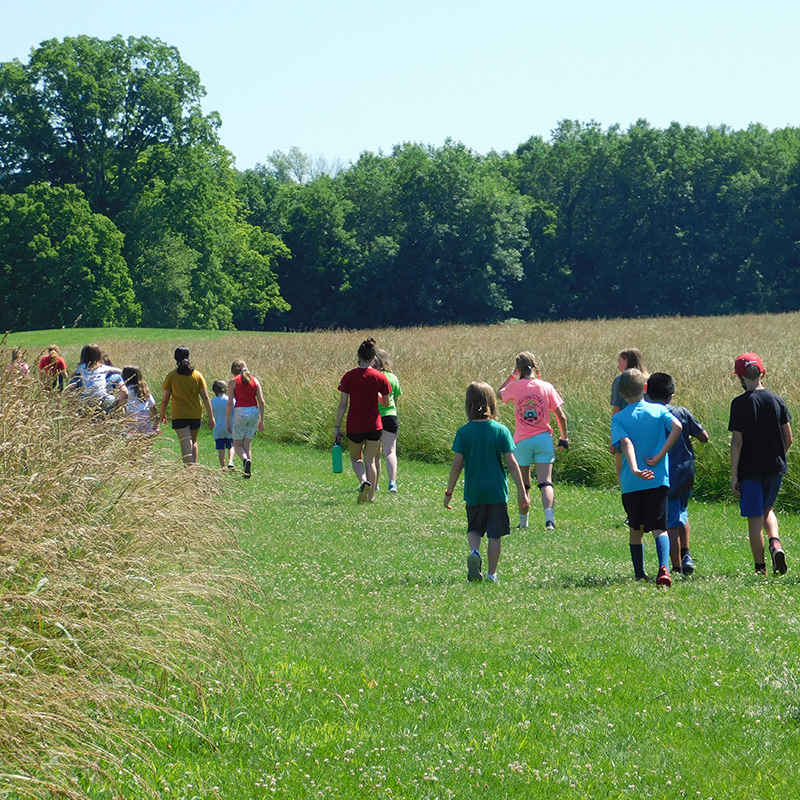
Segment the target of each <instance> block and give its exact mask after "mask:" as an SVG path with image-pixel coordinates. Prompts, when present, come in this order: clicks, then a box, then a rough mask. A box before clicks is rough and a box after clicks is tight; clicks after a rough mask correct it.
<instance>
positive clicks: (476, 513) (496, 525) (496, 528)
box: [467, 503, 511, 539]
mask: <svg viewBox="0 0 800 800" xmlns="http://www.w3.org/2000/svg"><path fill="white" fill-rule="evenodd" d="M470 531H476V532H477V533H479V534H480V535H481V536H483V534H484V533H485V534H486V535H487V536H488V537H489V538H490V539H499V538H500V537H501V536H508V534H509V533H511V523H510V522H509V521H508V503H481V504H480V505H477V506H467V533H469V532H470Z"/></svg>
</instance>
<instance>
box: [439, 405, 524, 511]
mask: <svg viewBox="0 0 800 800" xmlns="http://www.w3.org/2000/svg"><path fill="white" fill-rule="evenodd" d="M513 450H514V440H513V439H512V437H511V431H509V430H508V428H506V426H505V425H503V424H501V423H499V422H497V421H496V420H493V419H490V420H486V421H485V422H481V421H477V420H473V421H472V422H468V423H467V424H466V425H464V426H462V427H461V428H459V429H458V431H456V438H455V440H454V441H453V452H454V453H460V454H461V455H463V456H464V502H465V503H466V504H467V505H468V506H477V505H481V504H483V503H507V502H508V478H507V477H506V470H505V463H504V460H503V456H504V455H505V453H511V452H513Z"/></svg>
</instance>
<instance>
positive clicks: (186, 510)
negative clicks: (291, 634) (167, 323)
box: [0, 350, 249, 798]
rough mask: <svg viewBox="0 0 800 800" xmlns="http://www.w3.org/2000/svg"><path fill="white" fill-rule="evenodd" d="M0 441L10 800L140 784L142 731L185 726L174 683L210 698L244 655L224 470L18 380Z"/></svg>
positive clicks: (4, 758) (7, 387)
mask: <svg viewBox="0 0 800 800" xmlns="http://www.w3.org/2000/svg"><path fill="white" fill-rule="evenodd" d="M7 355H8V351H6V350H2V351H0V356H2V358H3V359H4V361H5V362H6V363H7V359H6V356H7ZM0 430H1V431H2V442H1V443H0V482H1V484H2V500H1V501H0V589H1V591H2V617H1V618H0V626H2V630H1V631H0V787H2V788H0V793H2V795H3V796H13V797H19V798H21V797H30V798H39V797H53V796H58V797H68V798H81V797H84V796H86V795H85V790H86V788H87V787H88V786H89V785H90V784H92V783H95V782H98V783H103V784H106V783H108V784H109V785H110V786H112V787H113V784H114V778H115V776H118V775H119V774H120V773H125V774H127V775H136V774H137V772H138V769H137V766H141V765H142V762H143V761H146V760H147V759H148V753H149V752H151V743H150V742H149V741H148V739H147V737H146V735H145V734H143V733H142V732H141V731H139V730H137V729H136V728H135V725H134V724H133V716H134V715H135V714H137V713H141V711H142V709H143V708H145V707H151V708H159V709H161V712H160V713H162V714H165V715H173V716H180V712H178V711H177V710H172V709H171V708H170V700H169V695H168V691H167V687H168V686H169V685H170V683H171V682H172V681H173V680H179V681H180V682H181V683H182V684H183V685H184V686H186V685H189V686H191V685H196V686H197V691H198V692H199V693H201V694H202V689H201V687H200V686H199V685H197V684H194V680H195V679H194V677H193V676H194V675H195V674H196V673H197V672H198V671H199V670H200V669H202V668H203V666H204V665H206V664H208V663H209V662H212V663H216V662H217V661H219V660H222V659H224V658H225V655H224V654H225V653H226V652H233V641H234V636H235V634H234V633H233V629H234V628H235V625H234V626H231V621H230V620H228V621H226V626H231V627H229V628H228V629H229V630H231V634H230V636H231V638H230V640H228V636H229V634H228V633H226V631H225V629H223V628H222V626H221V625H220V622H219V616H218V614H217V611H218V609H219V607H220V606H222V607H224V605H225V604H227V603H230V604H231V606H232V605H233V601H234V598H236V597H239V598H241V597H243V596H246V594H247V591H249V589H248V588H247V584H246V581H245V580H244V578H243V577H242V575H243V574H244V572H243V571H242V573H241V574H240V573H238V572H236V571H234V569H233V568H231V567H230V566H228V568H226V569H223V568H221V567H220V566H219V564H220V563H227V564H228V565H231V564H236V563H237V562H236V559H237V553H236V552H235V549H234V544H233V542H232V539H231V537H230V536H229V534H228V532H226V531H225V530H224V529H223V528H222V526H221V525H220V524H219V523H218V520H219V519H220V518H221V517H222V514H221V513H220V506H219V504H218V496H219V494H220V487H219V485H218V482H217V480H218V479H217V477H216V475H215V474H214V473H212V472H211V471H209V470H204V469H202V468H192V469H185V468H183V467H182V466H181V465H180V464H179V463H178V458H177V455H178V454H177V452H176V453H175V459H174V460H173V459H165V458H164V456H163V454H159V453H157V452H154V451H153V449H152V447H151V442H150V441H148V440H145V439H142V438H133V439H132V438H130V437H129V436H128V435H127V428H126V427H125V426H124V424H123V423H122V422H121V421H120V420H115V419H112V418H108V417H105V416H103V417H102V418H99V417H96V416H93V415H88V414H86V413H81V411H80V408H79V406H78V405H77V404H76V403H75V401H74V400H71V399H70V398H68V397H66V396H65V395H61V394H59V393H47V392H45V391H43V390H42V389H41V388H40V387H39V386H38V385H37V384H36V382H35V380H32V379H25V378H22V377H20V376H18V375H16V374H15V373H13V372H11V371H8V370H5V369H3V371H2V373H0ZM231 619H232V620H235V610H234V609H233V608H232V613H231ZM183 722H184V724H186V725H187V726H191V725H192V720H191V719H190V718H185V717H184V718H183ZM150 788H151V790H152V794H153V796H157V795H158V789H157V787H150Z"/></svg>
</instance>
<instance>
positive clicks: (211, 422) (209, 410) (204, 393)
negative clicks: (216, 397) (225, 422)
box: [200, 386, 217, 431]
mask: <svg viewBox="0 0 800 800" xmlns="http://www.w3.org/2000/svg"><path fill="white" fill-rule="evenodd" d="M200 399H201V400H202V401H203V405H204V406H205V408H206V414H208V427H209V428H211V430H212V431H213V430H214V428H216V427H217V421H216V420H215V419H214V409H213V407H212V406H211V398H210V397H209V396H208V389H206V387H205V386H204V387H203V388H202V389H200Z"/></svg>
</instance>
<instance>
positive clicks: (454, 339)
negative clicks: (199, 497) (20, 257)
mask: <svg viewBox="0 0 800 800" xmlns="http://www.w3.org/2000/svg"><path fill="white" fill-rule="evenodd" d="M798 336H800V316H798V315H783V316H780V317H737V318H726V319H722V320H698V319H692V320H641V321H634V322H631V321H615V322H608V321H599V322H595V323H558V324H553V325H507V326H496V327H494V328H487V329H480V328H449V329H439V330H437V331H425V330H413V331H394V330H392V331H382V332H378V334H377V337H376V338H378V340H379V343H380V344H382V345H383V346H385V347H386V348H387V349H389V350H390V352H391V353H392V355H394V356H395V358H396V360H397V373H398V375H399V376H400V379H401V381H402V383H403V388H404V391H405V398H404V404H403V406H402V408H401V412H400V413H401V434H400V440H399V445H400V447H399V450H400V455H401V464H400V495H399V496H398V497H392V496H389V495H388V494H386V493H379V496H378V499H377V501H376V503H374V504H372V505H370V506H357V505H356V503H355V489H356V485H355V478H354V477H353V475H352V474H351V473H350V472H348V470H347V467H346V470H345V473H344V474H343V475H338V476H335V475H332V474H331V471H330V456H329V452H328V450H327V448H328V447H329V445H330V439H331V436H332V428H333V414H334V411H335V407H336V400H337V396H336V395H337V393H336V385H337V382H338V379H339V377H340V376H341V374H342V373H343V372H344V371H345V370H346V369H349V368H350V367H352V366H353V363H354V351H355V349H356V347H357V345H358V343H359V341H360V340H361V338H363V336H362V334H360V333H347V332H343V333H314V334H305V335H296V336H295V335H291V336H285V335H275V334H219V333H216V334H214V333H207V332H191V333H186V332H175V331H164V332H150V331H62V332H56V333H54V332H42V333H36V332H32V333H25V334H18V335H14V336H13V337H12V338H11V339H10V340H9V344H14V345H16V344H18V343H21V344H23V345H24V346H26V347H28V349H29V352H31V353H34V351H36V352H38V349H41V348H42V347H44V346H46V345H47V344H48V343H50V342H51V341H56V342H57V343H59V344H60V345H62V344H63V345H64V346H63V347H62V350H64V351H65V353H66V355H67V360H68V363H69V365H70V366H73V365H74V363H75V361H76V358H77V353H78V352H79V350H80V346H81V345H82V344H85V343H86V342H87V341H89V340H90V339H92V340H97V341H99V342H100V343H101V344H103V345H105V346H106V347H107V348H108V349H109V351H110V352H111V353H112V356H113V357H114V359H115V361H116V363H118V364H123V363H130V362H135V363H139V364H140V365H141V366H142V367H143V368H144V370H145V375H146V377H147V378H149V379H150V380H151V383H152V384H153V386H154V387H155V388H156V390H157V387H158V386H159V385H160V380H161V377H162V376H163V375H164V374H166V372H167V371H168V370H169V369H171V368H172V366H173V362H172V360H171V353H172V349H173V348H174V346H175V345H176V344H178V343H183V342H186V343H188V345H189V346H190V347H191V348H192V352H193V360H194V361H195V363H196V365H197V366H198V367H199V368H200V369H201V370H202V371H203V372H204V374H205V375H206V377H207V379H209V381H210V380H212V379H214V378H224V377H226V376H227V370H228V367H229V364H230V361H231V360H232V359H233V358H235V357H237V356H243V357H245V358H246V359H247V361H248V362H249V363H250V365H251V367H253V370H254V371H255V372H256V374H258V375H259V377H260V378H261V379H262V382H263V384H264V388H265V395H266V398H267V436H264V437H259V438H258V439H257V441H256V443H255V446H254V465H255V466H254V477H253V478H252V480H250V481H243V480H242V479H241V478H240V477H239V476H238V475H225V476H223V487H224V494H223V496H222V499H221V500H220V501H219V504H218V505H216V506H215V503H217V501H213V500H211V499H209V498H204V505H203V506H202V508H199V507H198V509H197V512H196V515H195V517H194V523H195V526H196V530H197V531H198V532H202V530H203V528H204V526H205V525H207V524H208V525H211V524H212V523H213V524H214V525H219V524H222V526H223V527H224V528H225V527H226V528H227V531H228V533H230V534H233V535H234V536H235V537H236V540H237V541H238V543H239V545H240V547H241V548H242V549H243V550H244V561H243V562H242V561H241V560H240V558H238V557H236V556H235V554H234V553H231V554H230V556H229V554H228V553H227V552H220V553H219V554H218V555H217V556H216V557H214V558H213V560H210V561H209V562H208V567H207V568H208V576H209V579H210V580H211V581H213V575H214V574H216V571H217V570H219V571H220V573H221V574H225V573H226V572H227V571H230V569H231V566H232V564H234V563H235V565H236V568H237V569H239V568H240V567H241V565H242V564H244V568H245V570H246V572H247V574H248V575H249V576H250V577H251V578H252V580H253V581H254V582H255V583H256V584H257V588H258V590H259V594H258V595H257V597H256V602H255V603H254V602H252V598H251V596H250V594H249V593H248V592H243V599H242V602H241V603H240V605H239V606H238V607H237V608H231V606H230V605H224V604H220V603H217V602H216V601H215V600H214V599H213V597H211V596H210V595H209V598H208V602H207V603H205V602H203V603H202V613H203V614H209V613H210V614H213V615H215V616H216V619H217V621H218V624H220V625H222V626H224V627H226V628H227V629H228V631H229V639H228V640H226V644H225V656H226V658H222V657H221V656H220V657H213V656H209V657H205V658H203V659H198V658H194V659H193V660H192V662H191V664H192V680H189V679H187V678H186V676H181V673H180V671H179V670H177V669H174V668H173V670H174V671H173V672H172V673H171V674H172V675H173V676H174V677H170V675H169V674H168V673H165V672H164V671H163V670H160V669H159V670H155V671H151V670H147V669H143V670H142V671H141V672H140V674H139V676H138V680H139V682H140V684H141V685H142V686H143V688H144V689H145V690H146V691H152V692H154V695H153V697H154V700H157V701H158V703H159V706H160V708H159V710H149V709H148V708H147V707H146V705H141V704H139V705H136V706H135V707H134V710H130V709H128V710H123V709H120V710H119V711H118V713H119V716H120V720H121V721H127V722H129V723H130V722H132V723H133V724H134V726H135V727H136V728H138V729H139V730H140V731H142V732H143V734H144V735H145V737H147V738H148V739H149V740H151V741H152V742H153V744H154V745H155V747H156V748H157V749H154V750H151V751H146V753H145V752H144V751H142V750H139V751H137V750H133V749H132V750H130V751H129V752H127V753H125V752H123V754H122V757H121V759H120V760H119V761H118V762H109V764H108V765H106V766H107V768H108V769H109V770H110V771H111V773H112V775H115V776H116V778H117V781H118V784H117V786H116V787H115V788H114V787H113V783H112V782H110V781H109V779H108V778H107V777H104V776H103V773H102V771H99V770H96V771H93V770H92V769H85V770H82V771H81V772H80V773H79V774H78V776H77V777H78V778H79V779H80V782H81V786H82V787H83V789H84V790H85V791H86V793H87V794H88V795H89V796H90V797H97V798H100V797H125V798H130V800H138V798H139V797H147V796H151V797H152V796H157V797H160V798H174V799H175V800H178V799H179V798H180V799H181V800H183V799H185V800H190V799H191V798H226V799H227V798H231V799H233V800H238V799H239V798H248V799H249V798H265V797H274V796H282V797H292V798H294V797H302V798H306V797H324V798H337V797H338V798H357V797H364V798H367V797H370V798H372V797H385V798H436V799H437V800H438V798H450V797H453V798H462V797H463V798H478V797H480V798H505V797H509V798H521V797H537V798H538V797H542V798H550V797H564V798H588V797H593V798H616V797H658V798H662V797H663V798H678V797H697V798H713V800H719V798H742V799H745V798H751V799H755V800H768V799H770V798H786V797H792V796H793V794H794V793H795V791H796V790H794V789H792V787H793V786H795V785H796V784H797V782H798V778H800V774H799V773H800V768H798V766H797V761H796V754H797V753H798V751H799V750H800V748H798V745H800V686H798V683H799V681H798V667H797V664H798V655H799V651H800V645H798V641H799V640H798V627H800V617H799V616H798V597H800V587H799V584H800V577H798V575H800V560H796V559H800V547H798V545H800V537H798V517H796V516H794V515H793V514H790V513H787V512H786V508H787V507H789V508H800V500H798V498H800V491H798V485H797V484H798V482H797V479H796V477H795V475H796V472H795V470H796V466H795V463H794V461H792V463H791V465H790V468H791V472H790V475H789V476H788V480H787V482H786V485H785V488H784V490H782V498H783V501H784V508H783V510H782V511H781V512H780V522H781V534H782V540H783V542H784V545H785V547H786V551H787V560H788V563H789V572H788V574H787V575H786V576H783V577H780V578H774V577H770V578H769V579H766V580H765V579H763V578H762V579H757V578H756V577H755V576H754V575H753V568H752V563H751V560H750V552H749V547H748V544H747V540H746V530H745V524H744V522H743V521H742V520H741V519H740V517H739V516H738V510H737V508H736V507H735V506H734V505H733V504H732V503H731V502H730V501H729V499H728V502H724V503H720V502H708V499H709V498H714V497H726V498H727V493H726V492H725V489H726V484H727V481H728V474H727V466H726V465H727V446H728V435H727V432H726V427H727V409H728V405H729V402H730V399H731V397H732V396H734V395H735V394H736V393H737V392H738V388H737V386H736V384H735V382H734V381H732V380H731V376H730V370H731V365H732V359H733V358H734V357H735V355H737V354H738V353H739V352H744V351H747V350H756V351H757V352H759V353H761V355H762V356H763V358H764V360H765V363H766V365H767V370H768V375H767V377H768V383H769V385H770V386H771V387H772V388H774V389H776V390H777V391H779V392H780V393H781V394H783V395H784V396H785V397H786V398H787V401H788V402H789V406H790V408H794V407H796V405H795V404H796V401H797V398H798V380H797V375H796V371H795V368H794V364H795V355H794V350H793V343H794V341H796V340H797V338H798ZM62 337H63V338H62ZM631 345H633V346H639V347H640V348H641V349H642V350H643V351H644V353H645V357H646V359H647V363H648V366H649V367H650V369H651V370H657V369H658V370H665V371H668V372H671V373H672V374H673V375H675V378H676V381H677V383H678V387H679V395H680V396H679V398H677V399H678V400H679V402H682V403H683V404H685V405H687V406H689V407H690V408H691V409H692V410H693V411H694V412H695V414H696V415H697V416H698V417H699V418H700V419H701V421H703V422H704V423H705V424H706V426H707V427H708V428H709V430H710V432H711V434H712V442H711V444H710V445H709V446H707V447H705V448H702V449H701V448H700V447H698V453H699V462H700V465H699V479H698V484H699V486H698V488H699V492H698V494H699V495H700V496H701V497H702V498H705V500H704V501H703V502H693V503H692V505H691V506H690V515H691V519H692V525H693V547H692V551H693V556H694V557H695V560H696V563H697V573H696V575H695V576H694V577H693V578H692V579H690V580H686V581H682V580H676V582H675V584H674V585H673V587H672V589H670V590H669V591H658V590H656V588H655V586H654V585H653V584H652V583H650V584H647V585H642V584H636V583H634V581H633V579H632V568H631V564H630V557H629V553H628V546H627V530H626V528H625V527H624V524H623V519H624V513H623V511H622V507H621V502H620V498H619V494H618V492H617V491H615V490H613V489H612V488H610V487H611V486H612V485H613V482H614V477H613V460H612V459H611V458H610V456H608V454H607V451H606V450H605V442H606V435H607V426H608V388H609V385H610V382H611V378H612V377H613V376H614V367H615V361H616V358H615V356H616V352H617V351H618V350H619V349H622V348H624V347H626V346H631ZM523 349H532V350H533V351H534V352H535V353H536V354H537V356H538V357H539V358H540V359H541V367H542V373H543V377H544V378H545V379H547V380H550V381H552V382H553V383H554V384H555V385H556V386H557V388H558V389H559V391H560V392H561V393H562V395H563V396H564V397H565V400H566V409H567V414H568V417H569V420H570V438H571V439H572V441H573V447H572V449H571V450H570V451H569V453H568V454H566V455H564V454H561V455H559V462H558V463H557V466H556V471H555V481H556V521H557V525H558V529H557V532H556V534H555V535H553V534H545V532H544V530H543V525H542V524H541V517H540V516H539V515H540V513H541V512H540V509H539V507H538V506H537V505H534V512H533V515H532V518H533V521H534V524H533V527H532V528H531V529H529V530H528V531H526V532H524V533H520V532H515V533H514V534H512V536H511V537H509V539H508V540H507V541H506V543H505V544H504V551H503V555H502V558H501V561H500V571H499V575H500V579H501V583H500V584H499V585H497V586H493V585H490V584H485V583H484V584H477V585H476V584H467V583H466V580H465V577H466V570H465V559H466V555H467V546H466V536H465V532H464V528H465V515H464V510H463V503H462V502H461V501H460V500H459V501H458V502H456V503H454V505H455V506H456V508H455V511H453V512H447V511H445V510H444V509H443V508H442V499H443V497H442V494H443V490H444V488H445V482H446V475H447V470H448V467H447V464H446V461H447V458H448V451H449V447H450V443H451V442H452V436H453V433H454V431H455V429H456V428H457V427H458V426H459V425H460V424H462V421H463V412H462V403H463V390H464V388H465V387H466V384H467V383H468V382H469V381H470V380H472V379H485V380H488V381H489V382H490V383H492V384H494V385H498V384H499V383H500V382H501V381H502V379H503V378H504V377H505V376H506V374H507V373H508V371H509V369H510V367H511V366H512V364H513V357H514V355H515V354H516V353H517V352H519V351H520V350H523ZM35 354H36V353H34V355H35ZM156 393H157V392H156ZM502 413H503V415H504V417H503V418H504V419H505V420H506V421H510V414H509V413H508V409H506V408H504V409H502ZM171 436H172V434H171V433H169V432H165V433H164V434H163V435H162V436H161V437H159V442H158V444H157V447H158V448H163V453H164V454H166V456H167V457H168V458H169V459H170V460H171V461H174V460H176V459H177V455H178V450H177V444H176V443H175V442H173V441H171ZM304 445H311V446H304ZM26 446H27V445H26ZM17 449H18V448H16V445H15V448H13V449H11V450H6V451H4V452H6V453H11V452H17ZM200 452H201V461H202V462H203V464H204V465H205V466H204V468H203V470H199V471H198V472H201V473H202V472H204V470H205V469H206V468H209V469H210V468H212V467H214V466H215V465H216V463H217V462H216V454H215V452H214V450H213V442H212V441H211V438H210V434H209V433H208V432H207V431H206V430H204V431H203V432H202V434H201V441H200ZM412 455H413V456H415V457H416V458H417V459H423V460H421V461H420V460H412V459H411V456H412ZM6 457H8V456H6ZM567 481H572V483H571V484H570V483H567ZM587 484H588V485H587ZM210 485H211V484H210ZM20 486H22V487H23V488H24V481H21V482H20ZM604 487H606V488H604ZM459 489H460V486H459ZM459 495H460V491H458V490H457V492H456V497H457V498H458V497H459ZM110 500H111V498H106V504H109V503H110ZM163 502H164V504H165V506H166V505H168V504H170V502H171V498H170V497H169V494H168V493H167V494H165V495H164V500H163ZM187 507H188V508H189V509H191V507H192V506H191V503H189V504H188V506H187ZM214 507H216V509H217V510H212V509H213V508H214ZM212 517H213V518H212ZM152 520H153V524H157V515H156V514H153V515H152ZM11 552H13V551H11ZM177 552H179V550H178V551H177ZM230 558H233V559H234V561H232V562H231V561H229V559H230ZM646 566H647V568H648V571H649V572H650V573H651V574H653V573H654V571H655V553H654V547H653V546H652V544H651V543H649V542H646ZM34 585H35V581H34ZM242 585H243V586H244V585H246V583H245V582H244V581H243V583H242ZM192 602H197V600H196V598H194V597H193V598H192ZM178 619H179V617H178ZM170 621H171V623H173V624H171V626H170V627H171V629H173V630H174V628H175V625H174V622H175V620H174V619H171V620H170ZM173 635H174V634H173ZM178 646H179V645H178ZM209 652H213V651H209ZM198 662H199V665H198ZM187 663H190V662H189V660H188V656H187ZM125 708H127V707H125ZM164 708H168V709H170V712H169V713H165V712H164V711H163V710H161V709H164ZM179 712H183V714H185V716H182V715H181V714H180V713H179ZM103 713H110V712H108V711H107V710H106V711H104V712H103ZM145 755H146V756H147V758H145V757H144V756H145ZM148 758H149V761H148ZM42 764H43V765H44V766H43V768H45V767H46V766H47V764H48V762H47V760H46V759H43V760H42ZM133 773H136V774H138V775H139V777H140V781H134V780H133V779H132V777H131V776H132V774H133ZM3 780H5V779H4V778H3V777H2V776H0V787H1V786H2V785H3V783H2V782H3ZM142 782H144V783H142ZM144 784H147V785H149V786H151V787H155V790H154V791H152V792H150V793H148V792H147V791H146V790H145V789H144V788H143V785H144ZM9 796H14V795H13V794H12V795H9Z"/></svg>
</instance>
